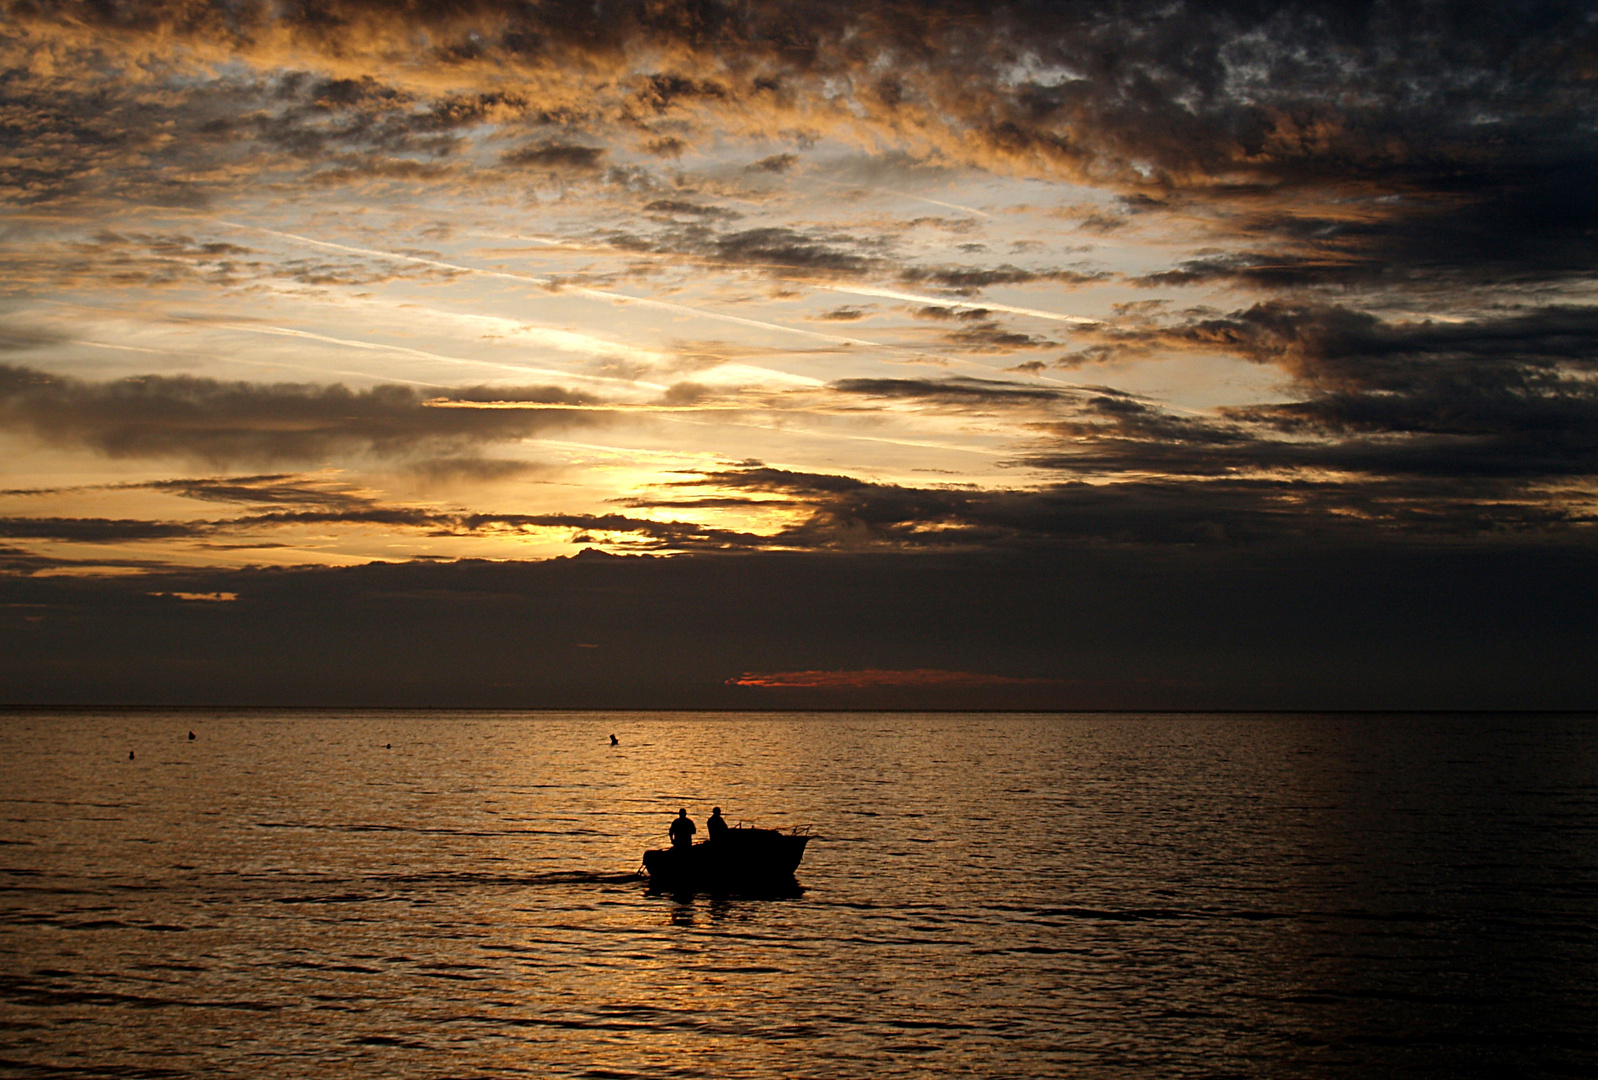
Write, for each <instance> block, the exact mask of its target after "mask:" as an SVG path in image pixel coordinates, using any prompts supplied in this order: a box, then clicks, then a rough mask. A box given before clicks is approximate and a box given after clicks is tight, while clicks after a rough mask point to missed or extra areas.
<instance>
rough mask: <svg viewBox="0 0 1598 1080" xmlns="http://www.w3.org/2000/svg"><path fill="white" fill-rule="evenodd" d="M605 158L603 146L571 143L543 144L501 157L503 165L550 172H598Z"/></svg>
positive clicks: (512, 151) (508, 152) (509, 151)
mask: <svg viewBox="0 0 1598 1080" xmlns="http://www.w3.org/2000/svg"><path fill="white" fill-rule="evenodd" d="M604 156H605V149H604V147H601V146H577V145H573V144H570V143H558V142H542V143H539V144H537V145H535V146H523V147H519V148H517V149H515V150H507V151H506V152H505V153H503V154H501V155H500V159H499V160H500V161H501V162H502V163H503V164H506V165H510V166H513V167H515V168H523V169H546V170H548V171H550V172H572V173H592V172H598V171H599V168H600V161H601V159H603V158H604Z"/></svg>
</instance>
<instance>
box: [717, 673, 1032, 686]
mask: <svg viewBox="0 0 1598 1080" xmlns="http://www.w3.org/2000/svg"><path fill="white" fill-rule="evenodd" d="M1049 681H1050V680H1048V679H1017V678H1012V677H1010V676H1006V675H982V674H978V673H976V672H972V671H939V670H936V669H931V668H917V669H915V670H912V671H881V670H878V669H875V668H868V669H866V670H864V671H766V672H760V671H746V672H744V673H743V674H742V675H739V676H738V677H737V678H733V679H728V680H727V685H728V686H753V687H758V688H759V689H762V690H864V689H875V688H878V687H915V688H921V689H924V688H933V687H939V688H941V687H961V688H970V687H981V686H1026V685H1038V684H1042V683H1047V682H1049Z"/></svg>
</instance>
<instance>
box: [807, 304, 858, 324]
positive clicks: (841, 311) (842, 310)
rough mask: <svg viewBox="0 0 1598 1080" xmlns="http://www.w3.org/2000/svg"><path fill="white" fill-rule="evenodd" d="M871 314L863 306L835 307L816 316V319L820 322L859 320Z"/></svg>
mask: <svg viewBox="0 0 1598 1080" xmlns="http://www.w3.org/2000/svg"><path fill="white" fill-rule="evenodd" d="M870 314H871V312H870V311H868V310H867V309H865V308H861V307H852V306H850V307H839V308H833V309H832V310H831V311H824V312H822V313H821V314H820V315H817V316H816V320H817V321H818V322H859V321H860V320H861V319H864V318H867V317H868V316H869V315H870Z"/></svg>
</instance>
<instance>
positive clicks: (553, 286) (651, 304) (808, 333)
mask: <svg viewBox="0 0 1598 1080" xmlns="http://www.w3.org/2000/svg"><path fill="white" fill-rule="evenodd" d="M216 220H217V223H218V224H220V225H223V226H226V227H228V228H232V229H244V230H246V231H249V232H257V233H262V234H265V235H267V236H276V237H281V238H282V239H285V240H293V241H295V242H297V243H301V244H310V245H311V246H313V247H321V248H328V249H330V250H332V251H343V252H348V253H349V254H352V255H365V256H369V257H371V258H375V259H388V260H391V261H394V262H406V263H414V264H416V265H419V266H433V267H437V268H438V269H440V270H451V271H454V272H456V273H462V274H476V275H478V276H480V277H490V278H497V279H500V280H503V281H515V282H520V283H522V284H528V285H537V286H538V287H539V288H541V289H545V290H547V291H554V292H565V293H571V294H574V295H577V296H582V297H586V298H588V299H591V300H607V301H611V302H613V303H620V304H634V305H637V306H638V307H643V308H650V309H653V310H656V311H669V312H672V313H673V314H676V315H687V316H697V317H700V318H705V319H713V320H716V321H719V322H726V323H733V324H735V325H738V326H751V327H754V328H756V329H760V330H775V331H777V332H779V333H785V334H795V335H797V336H799V337H806V338H810V339H812V340H815V341H826V342H830V343H832V344H835V345H855V346H860V347H861V348H866V349H880V350H882V351H883V352H889V353H898V354H900V355H904V356H911V357H914V358H915V359H916V360H918V361H921V362H923V363H925V362H928V360H929V358H928V356H927V354H925V353H923V352H920V351H918V350H916V349H911V348H907V347H905V346H902V345H888V344H885V343H883V342H879V341H870V340H867V339H865V338H855V337H845V336H843V335H840V334H823V333H820V332H819V331H815V330H802V329H800V328H798V327H796V326H784V325H783V324H781V323H772V322H764V321H762V320H759V319H746V318H744V317H742V316H740V315H727V314H723V313H721V312H716V311H706V310H704V309H702V308H695V307H689V306H688V305H686V304H674V303H671V302H670V301H667V300H650V299H648V298H645V297H641V296H628V295H627V294H626V293H618V292H611V291H609V290H607V289H593V288H589V287H588V286H586V285H570V284H564V283H562V282H560V281H558V280H556V279H554V278H547V277H540V276H538V275H535V274H513V273H510V272H509V271H505V270H486V269H483V268H482V267H477V266H466V265H463V264H461V263H451V262H445V261H443V260H442V259H428V258H424V257H423V256H420V255H402V254H400V253H399V252H394V251H379V250H376V249H374V248H362V247H354V246H352V245H350V244H338V243H334V242H333V241H331V240H316V239H313V238H311V237H309V236H301V235H299V234H297V233H290V232H282V231H279V230H277V229H268V228H265V227H263V226H260V225H245V224H242V223H240V222H234V221H223V220H221V219H216ZM814 284H816V285H817V286H818V287H820V288H824V289H830V290H832V291H835V292H844V293H859V294H860V295H862V296H880V297H884V298H886V299H892V300H904V301H907V302H909V303H919V304H932V305H936V306H939V307H964V308H973V309H974V308H986V309H988V310H989V311H1004V312H1009V313H1012V314H1017V315H1031V316H1034V317H1037V318H1043V319H1052V320H1056V321H1059V322H1069V323H1090V324H1091V323H1097V322H1098V320H1096V319H1089V318H1086V317H1084V316H1081V315H1061V314H1059V313H1057V312H1052V311H1037V310H1034V309H1032V308H1019V307H1012V306H1010V305H1007V304H975V303H970V302H968V301H949V300H945V299H941V298H938V297H927V296H916V295H914V294H913V293H901V292H897V291H894V290H892V289H871V288H870V287H868V286H843V285H830V284H823V283H820V282H816V283H814ZM936 359H940V360H948V361H950V362H952V363H955V364H959V365H961V366H965V367H974V368H977V369H978V370H981V371H985V372H988V373H990V374H991V373H992V371H993V368H991V367H989V366H988V365H987V364H979V363H976V362H975V361H972V360H966V359H965V358H963V357H958V356H953V357H937V358H936ZM1036 378H1038V379H1039V380H1041V381H1044V382H1059V381H1060V380H1058V379H1053V378H1050V377H1049V376H1046V375H1040V376H1036Z"/></svg>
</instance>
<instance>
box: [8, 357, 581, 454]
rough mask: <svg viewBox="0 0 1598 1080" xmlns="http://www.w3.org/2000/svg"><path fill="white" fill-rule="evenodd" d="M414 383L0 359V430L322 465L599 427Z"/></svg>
mask: <svg viewBox="0 0 1598 1080" xmlns="http://www.w3.org/2000/svg"><path fill="white" fill-rule="evenodd" d="M434 396H435V395H432V394H423V393H421V392H420V391H418V390H417V389H415V388H414V387H410V386H376V387H373V388H371V389H369V390H351V389H349V388H348V387H345V386H342V385H337V384H335V385H331V386H326V385H309V384H300V383H275V384H266V383H245V382H220V381H217V380H215V379H200V378H191V377H187V376H159V375H144V376H136V377H133V378H128V379H121V380H117V381H115V382H105V383H90V382H83V381H80V380H77V379H70V378H65V377H62V376H56V375H49V374H46V373H44V372H40V371H35V370H31V369H28V368H21V367H11V366H5V365H0V427H4V428H8V429H11V430H13V431H21V432H26V433H28V434H30V435H32V436H34V437H35V438H38V439H41V440H44V441H47V442H51V443H56V444H59V445H67V446H82V447H87V448H89V449H92V450H96V451H98V452H100V453H104V454H107V455H110V456H113V457H150V456H178V457H186V458H197V459H200V460H204V461H210V462H216V463H227V462H235V461H261V462H274V461H319V460H323V459H325V458H326V456H327V455H330V454H338V453H356V452H371V453H376V454H379V455H385V456H397V457H404V456H409V455H412V454H415V453H418V452H429V456H437V451H438V450H439V449H448V448H452V447H474V446H480V445H482V444H485V443H490V442H495V441H500V440H509V439H519V438H525V437H527V436H530V435H534V434H537V433H538V432H541V431H548V430H552V429H557V428H563V427H569V426H572V425H577V424H586V423H593V422H595V420H596V418H597V417H598V416H599V415H601V414H594V413H584V412H579V411H572V410H559V409H552V410H540V409H537V408H524V409H470V408H466V409H451V408H432V407H429V406H428V404H427V402H428V401H429V400H430V399H431V398H432V397H434ZM447 396H448V397H450V398H451V399H454V400H460V401H479V402H495V401H515V402H523V403H527V404H530V405H537V404H552V405H561V404H568V405H569V404H588V403H592V402H593V400H594V399H592V398H589V397H586V396H584V395H581V394H577V393H574V392H572V391H568V390H563V389H560V388H558V387H522V388H500V387H495V388H491V389H485V388H471V387H466V388H461V389H458V390H453V391H449V392H448V394H447Z"/></svg>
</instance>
